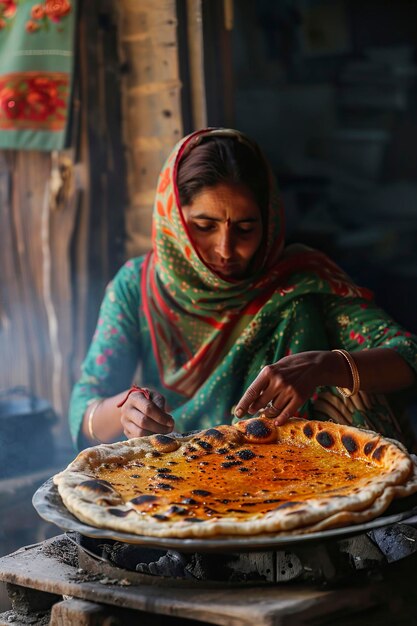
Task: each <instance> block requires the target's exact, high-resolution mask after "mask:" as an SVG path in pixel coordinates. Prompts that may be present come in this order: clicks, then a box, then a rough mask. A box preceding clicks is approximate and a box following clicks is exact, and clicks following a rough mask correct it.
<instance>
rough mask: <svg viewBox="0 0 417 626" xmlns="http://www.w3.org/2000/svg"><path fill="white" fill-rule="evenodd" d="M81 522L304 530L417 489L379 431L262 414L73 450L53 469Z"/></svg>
mask: <svg viewBox="0 0 417 626" xmlns="http://www.w3.org/2000/svg"><path fill="white" fill-rule="evenodd" d="M54 482H55V484H56V485H57V486H58V490H59V493H60V495H61V497H62V499H63V501H64V503H65V505H66V507H67V508H68V509H69V510H70V511H71V512H72V513H73V514H74V515H75V516H76V517H77V518H79V519H80V520H81V521H83V522H85V523H87V524H90V525H93V526H95V527H99V528H107V529H112V530H117V531H123V532H128V533H135V534H139V535H150V536H156V537H214V536H221V535H257V534H260V533H291V532H294V531H300V532H312V531H313V530H314V531H315V530H322V529H325V528H334V527H337V526H346V525H351V524H355V523H359V522H364V521H368V520H371V519H373V518H375V517H377V516H378V515H380V514H382V513H383V512H384V511H385V510H386V508H387V507H388V506H389V504H390V503H391V501H392V500H393V498H396V497H403V496H406V495H410V494H412V493H414V492H416V491H417V472H416V469H415V465H414V463H413V461H412V459H411V457H410V456H409V454H408V453H407V452H406V450H404V449H403V448H401V447H400V444H398V445H396V443H395V442H393V441H391V440H387V439H384V438H383V437H382V436H381V435H379V434H377V433H375V432H370V431H362V430H359V429H357V428H353V427H347V426H344V425H340V424H334V423H330V422H320V421H306V420H301V419H295V418H294V419H291V420H290V421H289V422H287V423H286V424H285V425H284V426H280V427H275V426H274V425H273V422H272V421H271V420H269V419H267V418H266V417H260V418H253V419H249V420H246V421H242V422H240V423H239V424H237V425H236V426H226V425H221V426H218V427H216V428H210V429H208V430H203V431H200V432H198V433H197V434H190V435H188V436H176V437H174V436H167V435H152V436H149V437H143V438H138V439H130V440H129V441H126V442H120V443H115V444H110V445H100V446H96V447H94V448H89V449H87V450H84V451H83V452H81V453H80V454H79V455H78V457H77V458H76V459H75V460H74V461H73V462H72V463H71V464H70V465H69V466H68V467H67V468H66V469H65V470H64V471H63V472H61V473H60V474H57V475H56V476H55V477H54Z"/></svg>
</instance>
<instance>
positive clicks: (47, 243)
mask: <svg viewBox="0 0 417 626" xmlns="http://www.w3.org/2000/svg"><path fill="white" fill-rule="evenodd" d="M80 6H81V15H80V16H79V27H78V33H77V38H76V41H77V45H76V65H75V80H74V85H75V87H74V102H73V114H72V123H71V128H70V139H69V148H68V150H66V151H64V152H62V153H59V154H58V153H54V154H49V153H42V152H25V151H20V152H14V151H4V152H0V233H1V242H2V244H3V245H1V246H0V264H1V268H2V278H1V282H0V390H8V389H10V388H11V387H14V386H16V385H23V386H24V387H25V388H26V389H27V390H28V391H29V392H31V393H33V394H34V395H36V396H38V397H42V398H45V399H47V400H49V401H50V402H51V403H52V405H53V407H54V408H55V410H56V411H57V412H58V414H59V416H60V417H61V419H60V424H59V432H60V433H62V434H64V435H65V436H67V408H68V400H69V394H70V390H71V387H72V385H73V383H74V381H75V380H76V378H77V377H78V375H79V366H80V363H81V361H82V359H83V357H84V355H85V351H86V349H87V347H88V343H89V340H90V338H91V335H92V333H93V330H94V327H95V323H96V319H97V313H98V306H99V303H100V301H101V298H102V296H103V292H104V288H105V286H106V284H107V282H108V281H109V279H110V278H111V277H112V276H113V275H114V273H115V272H116V270H117V269H118V268H119V267H120V265H121V264H122V263H123V261H124V260H125V259H126V258H127V257H129V256H133V255H138V254H142V253H144V252H145V251H147V250H148V249H149V247H150V232H151V215H152V205H153V198H154V193H155V188H156V184H157V178H158V174H159V171H160V168H161V166H162V164H163V162H164V160H165V158H166V156H167V154H168V153H169V152H170V150H171V148H172V147H173V145H174V144H175V142H176V141H177V140H178V139H179V138H180V137H181V136H182V134H183V125H182V113H181V82H180V76H179V73H180V70H179V62H178V46H177V13H176V2H175V0H161V1H159V2H153V0H140V1H137V0H88V2H87V1H86V2H82V3H80Z"/></svg>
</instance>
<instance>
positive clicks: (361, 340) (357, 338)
mask: <svg viewBox="0 0 417 626" xmlns="http://www.w3.org/2000/svg"><path fill="white" fill-rule="evenodd" d="M349 337H350V338H351V339H352V340H353V341H357V342H358V343H359V344H362V343H364V342H365V337H364V336H363V335H361V334H360V333H356V332H355V331H354V330H351V331H350V333H349Z"/></svg>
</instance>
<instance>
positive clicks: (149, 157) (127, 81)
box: [118, 0, 183, 256]
mask: <svg viewBox="0 0 417 626" xmlns="http://www.w3.org/2000/svg"><path fill="white" fill-rule="evenodd" d="M118 7H119V33H120V55H121V57H122V59H124V66H125V74H124V79H123V98H122V108H123V118H124V138H125V144H126V148H127V180H128V194H129V206H128V209H127V212H126V231H127V254H128V256H134V255H138V254H142V253H144V252H145V251H147V250H148V249H149V248H150V246H151V221H152V208H153V201H154V196H155V189H156V184H157V179H158V175H159V172H160V170H161V167H162V165H163V163H164V161H165V159H166V157H167V156H168V154H169V152H170V151H171V149H172V147H173V145H174V144H175V142H176V141H177V140H178V139H180V137H181V136H182V134H183V125H182V118H181V98H180V96H181V94H180V90H181V82H180V76H179V63H178V45H177V33H176V27H177V15H176V3H175V1H174V0H159V1H158V2H155V1H154V0H141V1H140V2H138V1H137V0H120V2H119V3H118Z"/></svg>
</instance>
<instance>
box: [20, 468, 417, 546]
mask: <svg viewBox="0 0 417 626" xmlns="http://www.w3.org/2000/svg"><path fill="white" fill-rule="evenodd" d="M32 502H33V506H34V507H35V509H36V511H37V512H38V513H39V515H40V516H41V517H42V518H43V519H45V520H46V521H48V522H52V523H53V524H56V525H57V526H59V527H60V528H62V529H63V530H74V531H76V532H79V533H81V534H82V535H86V536H87V537H95V538H102V539H112V540H115V541H123V542H125V543H132V544H136V545H143V546H147V547H155V548H163V549H165V548H166V549H167V550H169V549H172V550H179V551H181V552H229V551H240V552H247V551H253V550H260V551H261V550H280V549H282V548H287V547H290V546H292V547H294V546H296V545H297V546H301V545H302V544H307V543H311V542H317V541H319V542H323V541H334V540H340V539H345V538H347V537H350V536H353V535H360V534H363V533H367V532H369V531H371V530H374V529H376V528H381V527H384V526H390V525H392V524H396V523H398V522H402V521H405V520H407V519H409V518H410V517H412V516H413V515H416V514H417V494H414V495H413V496H409V497H408V498H403V499H400V500H395V501H394V502H393V503H392V504H391V506H390V507H389V508H388V509H387V511H386V512H385V514H384V515H382V516H380V517H377V518H376V519H374V520H372V521H370V522H366V523H364V524H356V525H354V526H345V527H343V528H333V529H330V530H325V531H321V532H315V533H306V534H299V535H279V536H277V535H274V534H269V535H266V534H264V535H253V536H237V535H236V536H222V537H214V538H201V539H199V538H197V539H182V538H181V539H180V538H175V537H151V536H144V535H134V534H132V533H125V532H121V531H115V530H108V529H105V528H96V527H94V526H90V525H88V524H84V523H83V522H81V521H80V520H78V519H77V518H76V517H74V515H72V513H70V512H69V511H68V509H67V508H66V506H65V505H64V503H63V502H62V499H61V496H60V495H59V493H58V489H57V487H56V485H54V483H53V481H52V478H50V479H49V480H47V481H46V482H45V483H44V484H43V485H41V487H39V489H38V490H37V491H36V493H35V494H34V496H33V500H32Z"/></svg>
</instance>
